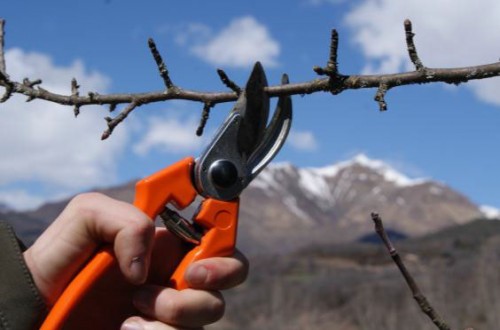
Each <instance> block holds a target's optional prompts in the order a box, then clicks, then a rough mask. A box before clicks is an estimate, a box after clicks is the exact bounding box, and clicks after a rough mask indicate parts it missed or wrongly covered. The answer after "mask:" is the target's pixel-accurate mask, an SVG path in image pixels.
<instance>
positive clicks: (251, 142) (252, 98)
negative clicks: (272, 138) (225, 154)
mask: <svg viewBox="0 0 500 330" xmlns="http://www.w3.org/2000/svg"><path fill="white" fill-rule="evenodd" d="M266 86H267V79H266V74H265V72H264V69H263V68H262V65H261V64H260V63H259V62H257V63H255V65H254V67H253V70H252V73H251V74H250V78H249V79H248V82H247V85H246V87H245V91H244V93H245V98H244V99H245V101H246V103H245V104H244V105H240V106H236V107H235V108H234V110H233V111H239V113H240V115H241V118H242V123H241V127H240V131H239V133H238V139H237V144H238V148H239V150H240V152H241V154H242V156H243V157H244V158H246V159H248V157H249V156H250V154H252V153H253V151H254V150H255V149H256V148H257V146H258V145H259V142H260V141H261V140H262V137H263V135H264V131H265V128H266V124H267V119H268V117H269V97H268V96H267V93H265V92H264V87H266Z"/></svg>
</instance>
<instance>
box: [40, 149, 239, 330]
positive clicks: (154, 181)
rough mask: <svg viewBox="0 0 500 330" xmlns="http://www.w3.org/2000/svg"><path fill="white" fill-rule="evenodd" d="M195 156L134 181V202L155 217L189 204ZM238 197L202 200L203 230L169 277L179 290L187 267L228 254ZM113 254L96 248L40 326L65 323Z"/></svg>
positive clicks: (50, 328) (47, 328)
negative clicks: (196, 243) (229, 199)
mask: <svg viewBox="0 0 500 330" xmlns="http://www.w3.org/2000/svg"><path fill="white" fill-rule="evenodd" d="M193 166H194V159H193V158H192V157H189V158H186V159H183V160H181V161H179V162H177V163H175V164H173V165H171V166H169V167H167V168H165V169H163V170H161V171H159V172H157V173H155V174H153V175H151V176H149V177H146V178H144V179H142V180H140V181H139V182H138V183H137V184H136V191H135V200H134V205H135V206H136V207H137V208H139V209H141V210H142V211H143V212H144V213H146V214H147V215H148V216H149V217H150V218H151V219H153V220H154V219H155V218H156V217H157V216H158V214H159V213H160V212H161V211H162V210H163V209H164V208H165V206H166V205H167V204H169V203H170V204H174V205H175V207H176V208H178V209H184V208H186V207H187V206H189V205H190V204H191V203H192V202H193V201H194V199H195V197H196V196H197V194H198V193H197V191H196V189H195V188H194V185H193V182H192V170H193ZM238 209H239V199H235V200H232V201H219V200H215V199H211V198H207V199H205V200H204V201H203V202H202V205H201V208H200V211H199V212H198V214H197V215H196V218H195V219H194V221H195V222H196V223H197V224H199V225H200V226H201V227H203V228H204V230H205V232H204V235H203V237H202V239H201V242H200V244H199V245H197V246H195V247H194V248H193V249H191V250H190V251H189V252H188V253H187V254H186V255H185V256H184V258H183V259H182V261H181V262H180V264H179V265H178V267H177V268H176V270H175V271H174V273H173V275H172V277H171V278H170V280H169V281H168V283H169V286H170V287H172V288H175V289H178V290H182V289H185V288H187V287H188V284H187V282H186V281H185V279H184V275H185V272H186V270H187V267H188V266H189V265H190V264H191V263H193V262H195V261H197V260H201V259H204V258H209V257H224V256H230V255H232V254H233V252H234V248H235V243H236V229H237V224H238ZM115 263H116V257H115V256H114V253H113V252H112V249H111V248H110V247H106V248H103V249H101V250H100V251H99V252H97V253H96V254H95V255H94V257H93V258H92V259H91V260H90V261H89V262H88V263H87V264H86V265H85V267H84V268H83V269H82V270H81V271H80V272H79V273H78V274H77V275H76V276H75V277H74V279H73V280H72V281H71V282H70V284H69V285H68V286H67V287H66V289H65V290H64V292H63V293H62V295H61V296H60V297H59V299H58V300H57V301H56V303H55V304H54V306H53V307H52V309H51V310H50V312H49V314H48V316H47V317H46V318H45V320H44V322H43V324H42V326H41V328H40V329H41V330H56V329H61V328H62V327H63V326H64V323H65V321H66V320H67V319H68V317H69V316H70V314H71V312H72V310H74V309H75V308H76V306H77V305H78V303H79V302H80V301H81V300H82V298H83V297H84V296H85V295H86V294H87V293H88V291H89V290H90V289H91V288H92V286H93V284H94V283H95V282H97V280H98V279H99V278H100V277H102V276H103V275H104V274H105V273H106V272H107V271H108V270H109V269H110V268H111V266H112V265H113V264H115Z"/></svg>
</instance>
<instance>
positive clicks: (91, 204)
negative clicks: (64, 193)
mask: <svg viewBox="0 0 500 330" xmlns="http://www.w3.org/2000/svg"><path fill="white" fill-rule="evenodd" d="M103 198H105V196H104V195H103V194H100V193H95V192H88V193H82V194H79V195H76V196H75V197H73V199H71V201H70V202H69V204H68V208H70V209H71V210H73V211H74V212H75V213H77V214H79V215H80V216H81V217H84V218H87V219H92V218H94V217H95V216H96V213H97V208H96V202H97V201H99V200H102V199H103Z"/></svg>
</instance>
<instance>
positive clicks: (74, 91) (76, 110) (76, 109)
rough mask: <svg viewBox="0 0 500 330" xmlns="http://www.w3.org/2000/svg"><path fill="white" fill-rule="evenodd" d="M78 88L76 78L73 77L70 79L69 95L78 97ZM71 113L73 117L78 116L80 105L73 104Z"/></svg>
mask: <svg viewBox="0 0 500 330" xmlns="http://www.w3.org/2000/svg"><path fill="white" fill-rule="evenodd" d="M79 88H80V85H78V82H77V81H76V78H73V79H72V80H71V96H72V97H73V98H78V96H79V95H80V92H79V91H78V89H79ZM73 113H74V114H75V117H78V115H79V114H80V106H79V105H78V104H75V107H74V108H73Z"/></svg>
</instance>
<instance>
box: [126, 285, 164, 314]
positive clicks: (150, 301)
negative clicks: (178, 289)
mask: <svg viewBox="0 0 500 330" xmlns="http://www.w3.org/2000/svg"><path fill="white" fill-rule="evenodd" d="M157 295H158V291H157V290H156V288H153V287H150V286H144V287H142V288H141V289H140V290H137V291H136V292H135V294H134V297H133V300H132V301H133V303H134V306H135V307H136V308H137V309H138V310H140V311H141V312H143V313H145V314H148V312H149V311H150V309H151V306H153V305H154V301H155V299H156V296H157Z"/></svg>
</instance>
